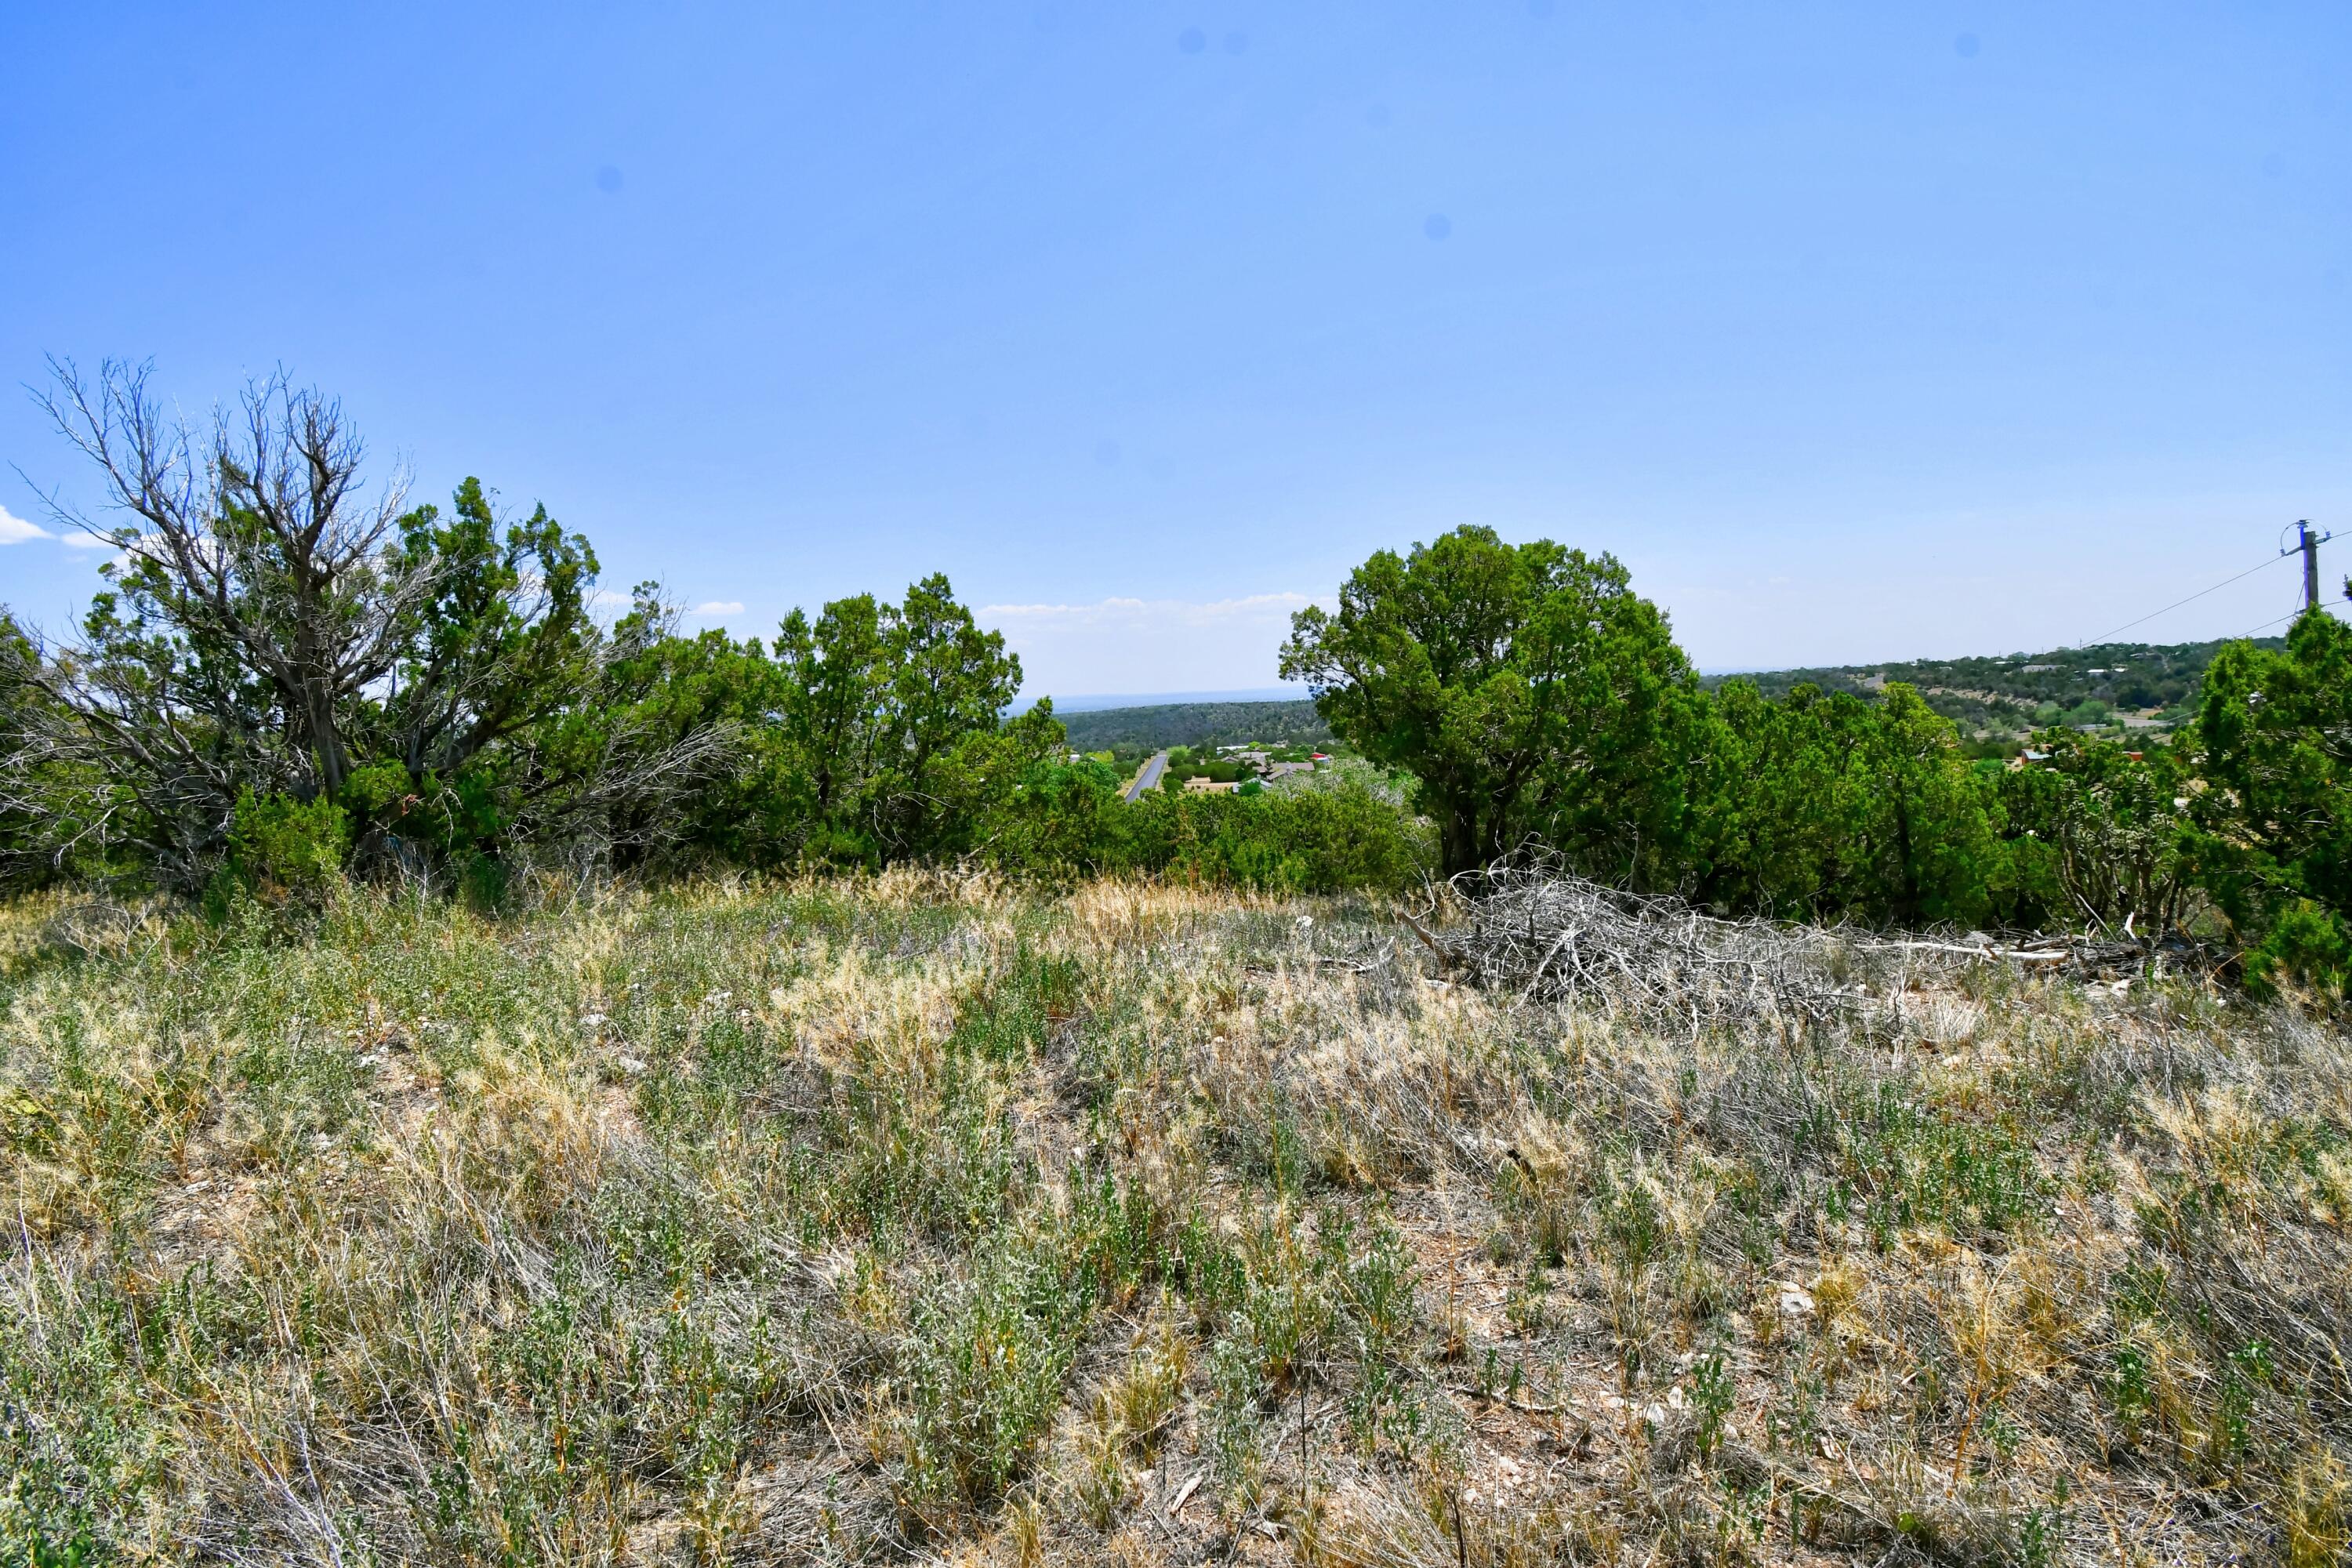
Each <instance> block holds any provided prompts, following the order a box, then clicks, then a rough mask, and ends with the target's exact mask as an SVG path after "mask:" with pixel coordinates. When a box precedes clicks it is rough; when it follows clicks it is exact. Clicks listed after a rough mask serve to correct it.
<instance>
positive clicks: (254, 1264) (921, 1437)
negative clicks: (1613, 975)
mask: <svg viewBox="0 0 2352 1568" xmlns="http://www.w3.org/2000/svg"><path fill="white" fill-rule="evenodd" d="M1401 930H1402V927H1401V926H1399V925H1398V924H1397V923H1395V921H1393V920H1392V918H1391V916H1390V915H1389V914H1388V913H1387V912H1386V911H1383V910H1380V909H1377V908H1374V907H1371V906H1369V905H1362V904H1357V903H1352V902H1344V901H1341V902H1333V901H1314V902H1281V901H1272V900H1253V899H1248V898H1244V897H1238V896H1234V895H1229V894H1224V893H1219V892H1213V891H1202V890H1197V889H1182V888H1162V887H1149V886H1141V885H1135V884H1128V883H1102V884H1096V885H1092V886H1087V887H1082V888H1080V889H1076V890H1075V891H1073V892H1069V893H1066V894H1063V895H1051V894H1046V893H1034V892H1025V891H1022V890H1019V889H1008V888H1005V887H1002V886H998V885H995V884H992V883H989V882H986V881H965V880H961V879H952V878H945V877H916V876H895V877H891V878H887V879H882V880H880V881H878V882H869V883H863V884H823V883H810V884H798V885H792V886H783V887H756V886H749V885H733V884H729V885H710V886H705V887H700V888H695V889H678V890H673V891H669V892H666V893H661V894H657V895H648V894H614V895H612V896H610V897H608V898H604V899H602V900H586V901H575V902H572V903H571V904H569V905H567V906H566V907H563V908H561V909H551V910H545V911H543V912H541V913H537V914H532V915H529V916H519V917H515V918H512V919H509V920H507V921H486V920H483V919H481V918H479V917H477V916H473V915H470V914H467V913H465V912H463V911H461V910H454V909H450V908H447V907H445V906H438V905H430V904H422V903H413V902H404V901H397V900H382V899H376V898H373V897H368V896H357V895H355V896H353V897H352V899H351V900H348V901H347V902H346V903H345V904H344V905H343V906H341V908H339V909H338V910H335V911H334V912H332V913H331V915H329V916H328V917H326V918H325V919H324V920H323V921H320V923H319V925H318V926H317V928H316V929H315V930H311V931H306V932H303V933H301V935H300V936H299V939H296V938H292V937H289V936H288V935H286V934H285V933H283V932H280V933H278V934H275V935H272V934H271V933H268V932H267V931H242V932H238V933H222V932H217V931H209V930H206V929H204V928H201V927H198V926H195V925H193V924H190V923H185V922H183V923H178V924H173V923H172V922H171V921H168V920H166V919H165V918H164V917H163V915H161V914H160V913H156V912H152V911H148V912H142V914H140V915H139V916H138V917H136V918H121V917H117V916H115V915H112V914H109V913H106V912H103V911H93V910H88V909H84V908H81V907H79V906H75V905H72V904H71V903H70V902H69V901H65V900H28V901H26V902H22V903H19V904H17V905H15V906H12V907H9V908H7V909H5V910H0V1152H4V1153H0V1160H5V1163H0V1179H5V1186H6V1197H7V1202H8V1207H9V1212H8V1218H9V1221H10V1225H9V1228H10V1230H11V1231H13V1233H14V1236H13V1239H12V1244H11V1247H10V1250H9V1255H8V1258H7V1259H6V1262H5V1272H0V1293H5V1298H6V1300H5V1305H0V1470H5V1474H6V1476H7V1478H8V1479H7V1481H6V1484H5V1492H0V1541H5V1543H6V1544H5V1550H6V1552H8V1554H9V1557H8V1560H9V1561H25V1560H27V1559H29V1560H30V1561H32V1562H34V1563H68V1562H85V1563H89V1562H98V1561H102V1560H104V1561H110V1560H127V1561H161V1562H180V1561H228V1562H248V1563H280V1562H282V1563H336V1564H357V1563H393V1562H407V1561H429V1562H467V1563H472V1562H485V1563H488V1562H498V1563H509V1562H517V1563H519V1562H550V1563H598V1562H654V1561H660V1562H671V1561H678V1562H684V1561H698V1562H715V1561H722V1560H724V1561H734V1562H760V1561H778V1562H872V1561H881V1560H904V1559H910V1558H911V1559H915V1560H936V1561H944V1562H959V1563H999V1564H1008V1565H1009V1564H1029V1563H1100V1562H1111V1563H1139V1564H1141V1563H1196V1562H1202V1561H1217V1562H1255V1563H1274V1562H1306V1563H1329V1564H1345V1563H1360V1564H1368V1565H1369V1564H1427V1565H1429V1568H1441V1565H1444V1564H1455V1565H1457V1568H1458V1565H1459V1564H1463V1563H1470V1564H1478V1565H1481V1568H1486V1565H1500V1564H1534V1563H1570V1562H1573V1563H1664V1562H1727V1563H1729V1562H1755V1563H1764V1562H1781V1561H1797V1560H1802V1561H1826V1560H1841V1561H1853V1562H1856V1563H1901V1562H1906V1561H1910V1562H1919V1561H1942V1562H1985V1563H1993V1562H2018V1563H2056V1562H2061V1561H2068V1560H2082V1561H2094V1560H2095V1561H2100V1562H2116V1561H2121V1562H2128V1563H2172V1562H2205V1561H2221V1560H2225V1559H2230V1558H2233V1557H2234V1558H2240V1559H2249V1560H2263V1561H2279V1562H2289V1563H2311V1564H2315V1563H2331V1562H2339V1561H2342V1560H2343V1559H2344V1557H2345V1555H2346V1552H2347V1531H2348V1530H2352V1373H2347V1351H2352V1237H2347V1225H2352V1071H2347V1067H2352V1048H2347V1040H2346V1038H2345V1037H2344V1036H2343V1035H2342V1034H2341V1033H2340V1032H2337V1031H2336V1030H2335V1029H2334V1028H2332V1027H2330V1026H2326V1025H2325V1024H2323V1023H2322V1022H2320V1021H2318V1020H2316V1019H2315V1018H2312V1017H2309V1016H2305V1015H2302V1014H2299V1013H2297V1012H2294V1011H2291V1010H2281V1011H2273V1012H2263V1013H2254V1012H2251V1011H2249V1010H2247V1009H2246V1008H2244V1007H2243V1006H2242V1005H2241V1004H2240V1003H2239V1002H2237V1001H2236V1000H2235V999H2234V998H2231V999H2228V1000H2227V1001H2226V1002H2225V1001H2224V999H2222V998H2221V997H2218V996H2216V995H2213V994H2209V993H2206V992H2202V991H2199V990H2195V989H2191V988H2189V987H2187V986H2185V985H2179V984H2159V985H2153V986H2151V985H2147V984H2142V985H2137V986H2135V987H2133V988H2132V989H2131V990H2130V991H2128V992H2127V993H2126V994H2120V995H2119V994H2116V993H2115V992H2114V991H2113V990H2112V988H2109V987H2104V986H2103V987H2095V988H2086V987H2084V986H2081V985H2076V984H2066V983H2058V982H2045V981H2025V980H2021V979H2018V978H2015V977H2013V976H2010V975H2006V974H2003V973H1999V972H1997V971H1994V970H1990V969H1967V968H1962V969H1958V970H1955V971H1951V972H1949V973H1944V974H1942V975H1939V976H1938V977H1937V979H1936V980H1935V981H1934V982H1933V983H1932V984H1928V985H1927V986H1925V987H1924V988H1921V989H1915V990H1901V991H1898V992H1897V993H1896V994H1894V995H1893V996H1890V997H1887V998H1886V999H1885V1005H1884V1006H1881V1007H1879V1008H1876V1009H1874V1012H1873V1013H1872V1015H1871V1016H1870V1017H1869V1019H1868V1020H1867V1021H1866V1026H1864V1024H1862V1023H1856V1022H1854V1021H1853V1020H1850V1019H1846V1018H1844V1017H1843V1016H1835V1015H1832V1016H1824V1017H1822V1018H1821V1019H1818V1020H1815V1021H1812V1022H1811V1023H1805V1022H1804V1021H1803V1020H1796V1021H1791V1020H1790V1019H1789V1018H1787V1017H1780V1018H1775V1019H1773V1020H1771V1021H1770V1023H1769V1026H1761V1025H1758V1026H1749V1025H1748V1024H1747V1023H1744V1022H1743V1021H1742V1020H1740V1019H1738V1018H1737V1017H1734V1018H1730V1019H1727V1020H1726V1021H1723V1022H1720V1023H1718V1024H1717V1025H1712V1026H1706V1027H1701V1028H1698V1029H1696V1031H1694V1030H1693V1029H1692V1028H1691V1027H1690V1026H1689V1025H1688V1024H1687V1023H1685V1024H1681V1025H1678V1026H1673V1027H1663V1026H1659V1025H1658V1023H1657V1021H1656V1020H1655V1019H1651V1020H1650V1021H1649V1022H1648V1023H1645V1022H1644V1018H1645V1017H1646V1016H1647V1014H1645V1012H1644V1010H1643V1008H1642V1007H1640V1006H1633V1005H1612V998H1611V997H1610V996H1609V995H1608V994H1606V991H1605V987H1600V988H1597V989H1596V988H1587V989H1586V990H1585V991H1584V992H1583V993H1582V994H1579V995H1577V996H1575V997H1572V998H1570V999H1569V1000H1565V1001H1547V1002H1541V1003H1536V1002H1528V1001H1522V1000H1517V999H1515V998H1513V997H1511V996H1507V995H1502V994H1494V993H1488V992H1481V991H1478V990H1475V989H1472V988H1468V987H1465V986H1462V985H1457V984H1446V983H1444V981H1443V980H1442V979H1440V978H1438V977H1437V975H1436V972H1435V970H1434V969H1433V967H1427V966H1425V965H1424V964H1423V962H1422V959H1421V956H1420V955H1421V954H1422V949H1421V947H1420V945H1419V944H1418V943H1416V942H1412V941H1411V940H1410V939H1409V938H1408V939H1406V940H1405V941H1404V942H1402V943H1400V942H1398V940H1397V936H1398V932H1399V931H1401ZM77 1552H79V1553H80V1555H79V1556H77V1555H76V1553H77Z"/></svg>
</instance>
